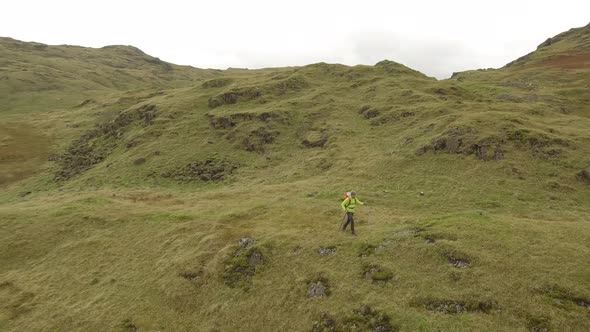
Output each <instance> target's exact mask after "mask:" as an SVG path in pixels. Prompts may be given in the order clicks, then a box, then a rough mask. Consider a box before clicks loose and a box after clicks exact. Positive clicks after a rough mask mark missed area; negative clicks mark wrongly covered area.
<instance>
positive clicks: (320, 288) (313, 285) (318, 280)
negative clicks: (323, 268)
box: [307, 274, 330, 298]
mask: <svg viewBox="0 0 590 332" xmlns="http://www.w3.org/2000/svg"><path fill="white" fill-rule="evenodd" d="M329 295H330V283H329V282H328V279H327V278H326V277H324V276H323V275H322V274H319V275H317V276H316V277H314V278H312V279H309V280H307V297H309V298H313V297H327V296H329Z"/></svg>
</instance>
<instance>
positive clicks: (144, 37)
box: [0, 0, 590, 78]
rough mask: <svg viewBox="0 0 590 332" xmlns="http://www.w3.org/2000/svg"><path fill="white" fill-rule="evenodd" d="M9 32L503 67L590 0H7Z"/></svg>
mask: <svg viewBox="0 0 590 332" xmlns="http://www.w3.org/2000/svg"><path fill="white" fill-rule="evenodd" d="M2 7H3V8H2V11H3V14H4V15H3V18H2V20H0V35H3V36H7V37H13V38H17V39H22V40H27V41H38V42H43V43H48V44H77V45H82V46H91V47H101V46H105V45H111V44H125V45H134V46H137V47H139V48H141V49H142V50H144V51H145V52H146V53H149V54H151V55H153V56H157V57H159V58H161V59H163V60H166V61H170V62H173V63H178V64H189V65H193V66H195V67H212V68H226V67H230V66H231V67H249V68H260V67H270V66H289V65H304V64H308V63H314V62H320V61H325V62H339V63H344V64H349V65H353V64H374V63H375V62H377V61H379V60H382V59H385V58H387V59H390V60H393V61H398V62H401V63H404V64H406V65H408V66H410V67H412V68H414V69H418V70H420V71H422V72H424V73H426V74H428V75H431V76H436V77H439V78H443V77H448V76H449V75H450V74H451V73H452V72H453V71H460V70H467V69H475V68H481V67H499V66H502V65H504V64H505V63H507V62H509V61H511V60H514V59H515V58H517V57H519V56H521V55H524V54H525V53H528V52H529V51H532V50H534V49H535V47H536V45H538V44H539V43H541V42H542V41H543V40H545V39H546V38H548V37H551V36H553V35H555V34H557V33H559V32H562V31H565V30H567V29H569V28H572V27H577V26H583V25H586V24H588V23H589V22H588V21H589V18H588V16H587V13H589V12H590V2H588V1H573V0H562V1H559V2H555V1H530V0H523V1H507V0H496V1H476V0H472V1H457V0H456V1H436V0H432V1H426V0H421V1H363V2H356V1H355V2H353V1H333V0H329V1H317V0H316V1H311V0H300V1H288V2H287V1H269V0H249V1H227V0H226V1H179V0H168V1H122V0H119V1H113V0H103V1H94V2H90V1H67V0H54V1H42V0H39V1H32V0H20V1H10V2H9V3H4V4H3V6H2Z"/></svg>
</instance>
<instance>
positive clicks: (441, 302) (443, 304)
mask: <svg viewBox="0 0 590 332" xmlns="http://www.w3.org/2000/svg"><path fill="white" fill-rule="evenodd" d="M412 304H413V305H414V306H418V307H424V308H426V309H427V310H428V311H432V312H436V313H441V314H444V315H458V314H462V313H468V312H480V313H489V312H490V311H491V310H492V309H493V308H494V307H495V306H496V304H495V302H493V301H474V300H470V301H467V300H452V299H450V300H449V299H433V298H423V299H417V300H415V301H413V303H412Z"/></svg>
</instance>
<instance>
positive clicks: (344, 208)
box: [340, 198, 348, 211]
mask: <svg viewBox="0 0 590 332" xmlns="http://www.w3.org/2000/svg"><path fill="white" fill-rule="evenodd" d="M347 200H348V198H347V199H345V200H343V201H342V203H341V204H340V207H342V211H346V207H345V206H344V205H346V201H347Z"/></svg>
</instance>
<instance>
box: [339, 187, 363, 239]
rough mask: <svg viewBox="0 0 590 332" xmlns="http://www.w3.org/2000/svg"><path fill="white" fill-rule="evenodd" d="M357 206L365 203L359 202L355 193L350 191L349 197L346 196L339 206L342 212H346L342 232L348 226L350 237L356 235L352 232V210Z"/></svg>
mask: <svg viewBox="0 0 590 332" xmlns="http://www.w3.org/2000/svg"><path fill="white" fill-rule="evenodd" d="M357 204H360V205H365V203H363V202H361V201H360V200H359V199H358V198H357V197H356V192H354V191H351V192H350V195H348V198H346V199H345V200H344V201H343V202H342V204H340V206H341V207H342V210H344V211H346V223H344V226H343V227H342V231H343V232H344V231H346V227H347V226H348V224H350V230H351V231H352V235H356V233H355V232H354V208H355V207H356V205H357Z"/></svg>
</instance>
